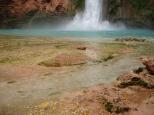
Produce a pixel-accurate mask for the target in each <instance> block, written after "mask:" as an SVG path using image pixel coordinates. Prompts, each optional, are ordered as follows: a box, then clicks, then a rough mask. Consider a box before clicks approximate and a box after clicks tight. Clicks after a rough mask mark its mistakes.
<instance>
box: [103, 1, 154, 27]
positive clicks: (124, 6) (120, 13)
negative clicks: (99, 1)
mask: <svg viewBox="0 0 154 115" xmlns="http://www.w3.org/2000/svg"><path fill="white" fill-rule="evenodd" d="M107 1H108V2H107V6H108V7H107V8H108V9H107V16H106V17H107V18H108V19H109V20H111V21H119V20H121V21H125V22H126V23H127V24H128V25H137V26H142V25H143V26H148V27H151V28H153V27H154V25H153V24H154V0H107Z"/></svg>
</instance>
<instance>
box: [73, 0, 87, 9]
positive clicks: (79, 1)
mask: <svg viewBox="0 0 154 115" xmlns="http://www.w3.org/2000/svg"><path fill="white" fill-rule="evenodd" d="M73 2H74V4H75V9H78V10H82V9H83V8H84V6H85V0H73Z"/></svg>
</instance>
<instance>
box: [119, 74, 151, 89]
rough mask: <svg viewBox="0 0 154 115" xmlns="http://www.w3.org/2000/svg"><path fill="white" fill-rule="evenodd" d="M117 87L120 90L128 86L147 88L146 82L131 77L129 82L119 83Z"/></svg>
mask: <svg viewBox="0 0 154 115" xmlns="http://www.w3.org/2000/svg"><path fill="white" fill-rule="evenodd" d="M118 86H119V87H120V88H126V87H129V86H142V87H145V88H148V87H149V86H148V83H147V82H145V81H144V80H142V79H141V78H138V77H133V78H132V79H131V80H130V81H124V82H121V83H120V84H119V85H118Z"/></svg>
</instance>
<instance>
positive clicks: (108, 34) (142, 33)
mask: <svg viewBox="0 0 154 115" xmlns="http://www.w3.org/2000/svg"><path fill="white" fill-rule="evenodd" d="M0 35H11V36H46V37H80V38H118V37H137V38H148V39H154V30H148V29H124V30H117V31H116V30H112V31H56V30H52V29H0Z"/></svg>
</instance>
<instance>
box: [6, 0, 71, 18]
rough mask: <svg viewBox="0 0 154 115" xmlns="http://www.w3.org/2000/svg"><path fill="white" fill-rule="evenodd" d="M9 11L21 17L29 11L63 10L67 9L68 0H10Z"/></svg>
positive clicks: (47, 11)
mask: <svg viewBox="0 0 154 115" xmlns="http://www.w3.org/2000/svg"><path fill="white" fill-rule="evenodd" d="M12 1H13V3H11V4H10V5H9V6H10V12H11V13H12V15H14V16H17V17H22V16H24V15H25V14H27V13H29V12H31V11H40V12H46V13H52V12H55V11H58V12H65V11H67V10H68V8H69V5H70V0H23V1H21V0H12Z"/></svg>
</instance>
